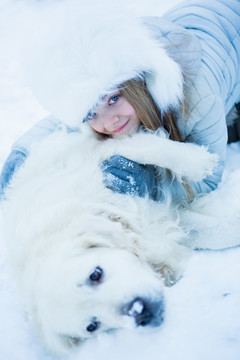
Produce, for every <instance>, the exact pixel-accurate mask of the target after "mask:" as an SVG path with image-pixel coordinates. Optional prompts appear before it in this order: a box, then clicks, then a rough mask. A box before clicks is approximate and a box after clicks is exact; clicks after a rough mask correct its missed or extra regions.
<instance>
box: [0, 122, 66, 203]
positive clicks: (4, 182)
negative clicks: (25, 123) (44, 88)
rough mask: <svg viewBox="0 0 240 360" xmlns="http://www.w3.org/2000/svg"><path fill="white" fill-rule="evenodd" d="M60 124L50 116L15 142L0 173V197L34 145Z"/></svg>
mask: <svg viewBox="0 0 240 360" xmlns="http://www.w3.org/2000/svg"><path fill="white" fill-rule="evenodd" d="M60 124H61V123H60V121H58V120H57V119H55V118H53V117H51V116H48V117H46V118H44V119H42V120H40V121H39V122H38V123H37V124H36V125H34V126H33V127H32V128H31V129H30V130H28V131H27V132H26V133H25V134H24V135H22V136H21V137H20V138H19V139H18V140H17V141H15V142H14V144H13V145H12V149H11V153H10V154H9V156H8V158H7V159H6V161H5V163H4V165H3V168H2V171H1V175H0V199H1V198H2V197H3V195H4V191H5V189H6V187H7V186H8V185H9V183H10V181H11V179H12V176H13V174H14V173H15V172H16V171H17V169H19V167H21V166H22V165H23V164H24V162H25V159H26V158H27V156H28V154H29V152H30V150H31V147H32V145H34V144H35V143H36V142H38V141H40V140H42V139H43V138H45V137H46V136H48V135H49V134H51V133H52V132H54V131H55V130H56V129H57V128H58V127H59V126H60Z"/></svg>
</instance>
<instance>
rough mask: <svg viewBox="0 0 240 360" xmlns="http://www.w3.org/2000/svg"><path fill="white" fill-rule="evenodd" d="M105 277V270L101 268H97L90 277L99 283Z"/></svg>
mask: <svg viewBox="0 0 240 360" xmlns="http://www.w3.org/2000/svg"><path fill="white" fill-rule="evenodd" d="M102 275H103V269H102V268H100V266H97V267H96V269H95V270H94V271H93V273H92V274H91V275H90V276H89V279H90V280H91V281H92V282H99V281H100V280H101V278H102Z"/></svg>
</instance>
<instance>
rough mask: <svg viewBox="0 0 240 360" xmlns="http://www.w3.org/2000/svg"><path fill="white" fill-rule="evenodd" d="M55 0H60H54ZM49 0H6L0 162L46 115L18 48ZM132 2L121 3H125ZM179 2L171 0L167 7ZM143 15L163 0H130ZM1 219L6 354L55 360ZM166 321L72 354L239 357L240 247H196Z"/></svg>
mask: <svg viewBox="0 0 240 360" xmlns="http://www.w3.org/2000/svg"><path fill="white" fill-rule="evenodd" d="M55 1H56V0H55ZM48 2H50V0H39V1H37V0H35V1H34V0H23V1H20V0H15V1H13V0H1V3H0V50H1V52H0V124H1V132H0V144H1V145H0V146H1V151H0V166H2V164H3V161H4V159H5V158H6V156H7V154H8V152H9V151H10V146H11V144H12V142H13V141H14V140H15V139H17V137H18V136H19V135H21V134H22V133H23V132H24V131H25V130H27V129H28V128H29V127H30V126H31V125H32V124H34V123H35V122H36V121H37V120H39V119H40V118H42V117H43V116H45V115H46V114H47V113H46V111H45V110H44V109H43V108H42V107H41V105H40V104H39V103H38V101H37V100H36V99H35V98H34V96H33V95H32V93H31V91H30V89H29V88H27V87H26V85H25V84H24V79H23V77H22V72H21V65H20V61H19V59H18V48H19V47H20V45H21V44H20V43H19V41H21V40H22V39H21V36H20V35H19V33H21V31H20V24H21V23H24V22H25V20H26V21H28V20H29V16H30V15H31V14H33V13H35V14H36V11H37V9H38V7H41V6H45V5H46V4H47V3H48ZM51 2H52V3H54V1H51ZM126 2H127V1H122V4H123V5H124V3H126ZM176 2H177V1H176V0H175V1H173V0H168V4H167V6H169V5H170V4H172V3H176ZM128 3H130V5H131V6H132V7H134V8H136V9H137V12H138V14H139V15H143V14H147V15H151V14H154V15H156V14H161V12H162V9H165V8H166V2H164V1H163V0H158V1H157V0H156V1H155V0H131V1H128ZM239 163H240V143H236V144H232V145H231V146H229V148H228V160H227V168H226V171H225V174H224V182H225V186H226V187H227V188H228V192H229V197H233V198H234V199H236V197H239V200H240V191H239V190H240V171H239V170H238V167H239ZM3 244H4V242H3V235H2V224H1V222H0V319H1V321H0V359H3V360H16V359H17V360H26V359H31V360H54V358H53V357H51V356H50V355H48V354H46V353H45V352H44V350H43V349H42V348H41V347H40V346H39V344H38V342H37V340H36V339H35V337H34V334H33V332H32V329H31V326H30V325H29V324H28V323H27V322H26V321H25V319H24V316H23V313H22V311H21V305H20V302H19V300H18V298H17V296H15V289H14V283H13V281H12V279H11V277H10V275H9V273H8V269H7V259H6V257H5V252H4V245H3ZM166 303H167V311H166V319H165V322H164V324H163V326H162V327H161V328H159V329H158V330H157V331H155V332H153V333H151V334H145V335H143V334H136V333H126V332H121V333H118V334H116V335H111V336H110V335H101V336H100V337H99V338H98V339H97V340H93V341H92V342H89V343H88V344H87V345H85V346H83V347H82V349H81V350H80V351H79V352H78V353H76V354H73V355H72V356H70V357H69V360H76V359H84V360H85V359H87V360H92V359H96V357H97V358H98V359H99V360H102V359H104V360H110V359H114V360H118V359H119V360H122V359H125V360H128V359H129V360H130V359H131V360H134V359H138V360H145V359H149V358H157V359H161V360H165V359H166V360H177V359H184V360H198V359H199V360H200V359H201V360H202V359H204V360H210V359H218V360H239V359H240V306H239V304H240V248H235V249H229V250H225V251H217V252H207V251H205V252H196V253H195V254H194V255H193V257H192V259H191V260H190V262H189V263H188V265H187V268H186V271H185V274H184V276H183V278H182V279H181V280H180V281H179V282H178V283H177V284H176V285H175V286H173V287H172V288H170V289H166Z"/></svg>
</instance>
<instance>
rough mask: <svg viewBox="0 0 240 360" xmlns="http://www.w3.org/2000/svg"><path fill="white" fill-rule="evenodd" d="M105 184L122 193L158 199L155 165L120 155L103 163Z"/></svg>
mask: <svg viewBox="0 0 240 360" xmlns="http://www.w3.org/2000/svg"><path fill="white" fill-rule="evenodd" d="M101 169H102V171H103V182H104V184H105V186H106V187H107V188H109V189H111V190H113V191H115V192H119V193H121V194H129V195H132V196H140V197H144V196H149V198H150V199H152V200H157V193H158V191H157V183H156V177H155V170H154V166H152V165H141V164H138V163H136V162H134V161H131V160H129V159H126V158H124V157H122V156H120V155H114V156H111V157H110V158H109V160H106V161H103V162H102V164H101Z"/></svg>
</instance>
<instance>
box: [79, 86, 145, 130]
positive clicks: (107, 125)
mask: <svg viewBox="0 0 240 360" xmlns="http://www.w3.org/2000/svg"><path fill="white" fill-rule="evenodd" d="M86 120H87V121H88V123H89V125H90V126H91V127H92V128H93V129H94V130H95V131H97V132H98V133H101V134H106V135H110V136H112V137H121V136H123V135H132V134H134V133H135V132H136V131H137V130H138V128H139V126H140V124H141V122H140V120H139V118H138V116H137V114H136V111H135V110H134V108H133V106H132V105H131V104H130V103H129V102H128V101H127V99H126V98H125V97H124V96H123V95H122V94H121V93H120V92H119V91H116V92H114V93H112V94H111V95H107V96H106V97H105V98H104V99H103V102H102V103H101V104H100V105H99V106H98V107H97V108H96V109H95V110H94V112H90V113H89V114H88V116H87V119H86Z"/></svg>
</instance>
